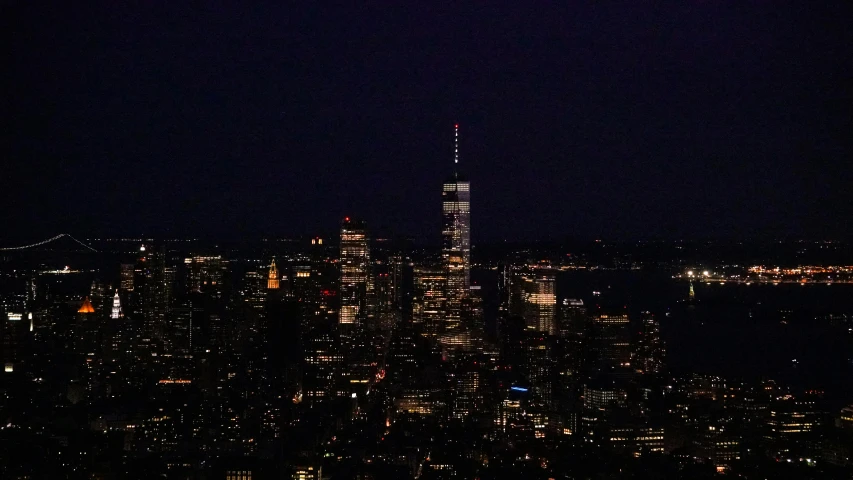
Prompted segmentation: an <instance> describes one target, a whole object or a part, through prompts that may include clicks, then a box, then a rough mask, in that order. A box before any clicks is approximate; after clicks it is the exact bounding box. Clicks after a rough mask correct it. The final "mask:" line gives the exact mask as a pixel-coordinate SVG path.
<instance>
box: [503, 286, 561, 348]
mask: <svg viewBox="0 0 853 480" xmlns="http://www.w3.org/2000/svg"><path fill="white" fill-rule="evenodd" d="M512 287H513V290H514V292H513V297H515V298H514V299H512V300H511V308H512V310H513V313H514V314H515V315H520V316H522V317H524V320H525V323H526V325H527V328H529V329H532V330H536V331H539V332H544V333H547V334H548V335H556V334H557V322H556V310H557V296H556V294H555V278H554V276H553V275H535V276H533V275H517V276H516V278H515V279H513V281H512Z"/></svg>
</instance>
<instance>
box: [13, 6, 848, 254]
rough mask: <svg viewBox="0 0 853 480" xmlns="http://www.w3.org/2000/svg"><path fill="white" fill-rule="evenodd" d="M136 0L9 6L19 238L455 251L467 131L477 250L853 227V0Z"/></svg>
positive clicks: (831, 231)
mask: <svg viewBox="0 0 853 480" xmlns="http://www.w3.org/2000/svg"><path fill="white" fill-rule="evenodd" d="M47 3H55V5H52V6H47V5H34V4H47ZM125 3H127V5H125ZM131 3H132V2H105V3H103V4H102V5H100V6H97V7H94V6H83V5H82V4H81V2H26V1H4V2H2V11H0V17H2V20H0V22H2V30H3V33H2V35H3V36H4V37H5V39H4V41H3V44H4V46H5V50H6V61H5V62H4V66H5V68H4V69H3V72H4V74H3V76H4V77H5V82H4V83H5V85H6V86H5V87H4V88H3V90H2V97H3V103H2V105H3V110H4V115H3V122H4V124H3V127H2V130H3V131H2V148H3V159H4V160H3V164H2V171H3V174H2V176H0V178H2V179H3V193H2V196H0V199H2V209H0V225H2V227H0V241H2V240H3V239H6V240H10V241H11V240H12V239H33V240H38V239H40V238H45V237H46V236H51V235H54V234H56V233H61V232H68V233H71V234H73V235H75V236H79V237H81V238H85V237H94V236H100V235H130V234H138V233H144V234H149V235H156V236H166V235H169V236H196V237H199V236H200V237H227V238H240V237H246V238H248V237H259V236H261V235H269V234H276V235H293V234H314V233H329V232H334V231H335V229H336V228H337V227H338V222H339V221H340V218H342V217H343V216H344V215H349V216H354V217H361V218H364V219H366V220H367V221H368V223H369V225H370V226H371V228H372V229H374V230H375V231H377V233H378V234H383V235H390V234H401V235H412V236H415V237H417V238H419V239H421V240H422V241H424V242H427V243H437V242H438V240H439V236H440V189H441V182H442V180H443V179H444V178H445V177H447V176H448V175H449V174H450V173H451V172H452V169H453V144H452V140H453V124H454V123H457V122H458V123H459V124H460V136H461V139H462V140H461V147H460V148H461V152H460V158H461V160H460V166H461V171H462V172H463V173H464V174H465V175H466V176H468V177H469V178H470V180H471V182H472V222H473V227H472V236H473V241H474V243H475V244H476V243H478V242H493V241H503V240H504V239H509V240H536V239H548V238H550V239H559V238H564V237H572V238H578V239H587V238H596V237H603V238H623V239H624V238H662V239H677V238H695V237H719V238H743V237H751V236H787V237H797V238H799V237H810V238H826V237H839V236H848V235H849V232H850V226H851V225H853V201H851V189H850V187H851V185H853V158H851V152H853V147H851V141H850V137H851V134H853V122H851V113H853V109H851V104H853V102H851V100H853V66H851V65H853V33H851V32H853V29H851V27H850V22H849V19H850V18H851V17H850V14H849V12H848V11H846V10H842V7H841V6H842V5H844V4H845V2H837V5H838V6H837V7H834V6H830V5H829V4H831V3H834V2H822V1H821V2H818V1H815V2H770V1H763V2H734V1H732V2H722V1H710V0H708V1H683V2H624V3H623V2H552V3H550V4H545V3H542V4H538V5H537V6H536V8H522V7H517V8H514V9H506V8H500V9H499V8H496V7H495V6H494V5H497V4H494V5H490V6H488V7H487V6H486V5H487V3H486V2H472V3H473V4H475V5H476V6H467V7H466V6H462V5H461V4H459V3H453V7H452V9H451V7H448V8H439V7H434V6H433V4H438V3H439V2H418V3H422V4H423V5H421V6H419V7H412V6H411V5H409V6H408V7H407V8H399V7H394V8H390V7H387V6H384V5H385V3H384V2H376V3H374V4H373V5H374V6H372V7H370V8H360V9H352V10H344V9H341V10H319V9H316V8H303V9H285V8H279V9H277V8H271V7H269V6H263V7H261V6H252V5H251V4H252V3H254V2H187V3H192V6H187V5H183V4H184V3H185V2H133V4H131ZM269 3H285V2H269ZM390 3H391V2H388V4H390ZM405 3H407V4H413V3H414V2H405ZM489 3H491V2H489ZM498 3H501V2H498ZM504 3H506V4H509V3H510V2H504ZM517 3H524V4H527V2H517ZM591 3H600V4H597V5H588V4H591ZM176 4H182V5H176ZM226 4H227V6H223V5H226ZM564 4H565V5H564ZM663 4H670V5H668V6H664V5H663ZM744 4H746V5H744Z"/></svg>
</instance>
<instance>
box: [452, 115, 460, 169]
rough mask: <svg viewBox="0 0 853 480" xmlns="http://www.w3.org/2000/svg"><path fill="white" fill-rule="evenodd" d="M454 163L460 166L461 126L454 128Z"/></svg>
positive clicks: (456, 125) (457, 125)
mask: <svg viewBox="0 0 853 480" xmlns="http://www.w3.org/2000/svg"><path fill="white" fill-rule="evenodd" d="M453 163H454V164H456V165H458V164H459V124H458V123H457V124H455V125H454V126H453Z"/></svg>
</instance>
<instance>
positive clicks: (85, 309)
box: [77, 297, 95, 313]
mask: <svg viewBox="0 0 853 480" xmlns="http://www.w3.org/2000/svg"><path fill="white" fill-rule="evenodd" d="M77 313H95V307H93V306H92V302H91V301H90V300H89V297H86V298H85V299H84V300H83V305H81V306H80V309H78V310H77Z"/></svg>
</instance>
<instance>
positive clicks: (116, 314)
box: [110, 290, 124, 319]
mask: <svg viewBox="0 0 853 480" xmlns="http://www.w3.org/2000/svg"><path fill="white" fill-rule="evenodd" d="M123 316H124V314H123V313H122V312H121V300H120V299H119V298H118V290H116V293H115V295H114V296H113V309H112V312H110V318H113V319H115V318H121V317H123Z"/></svg>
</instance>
